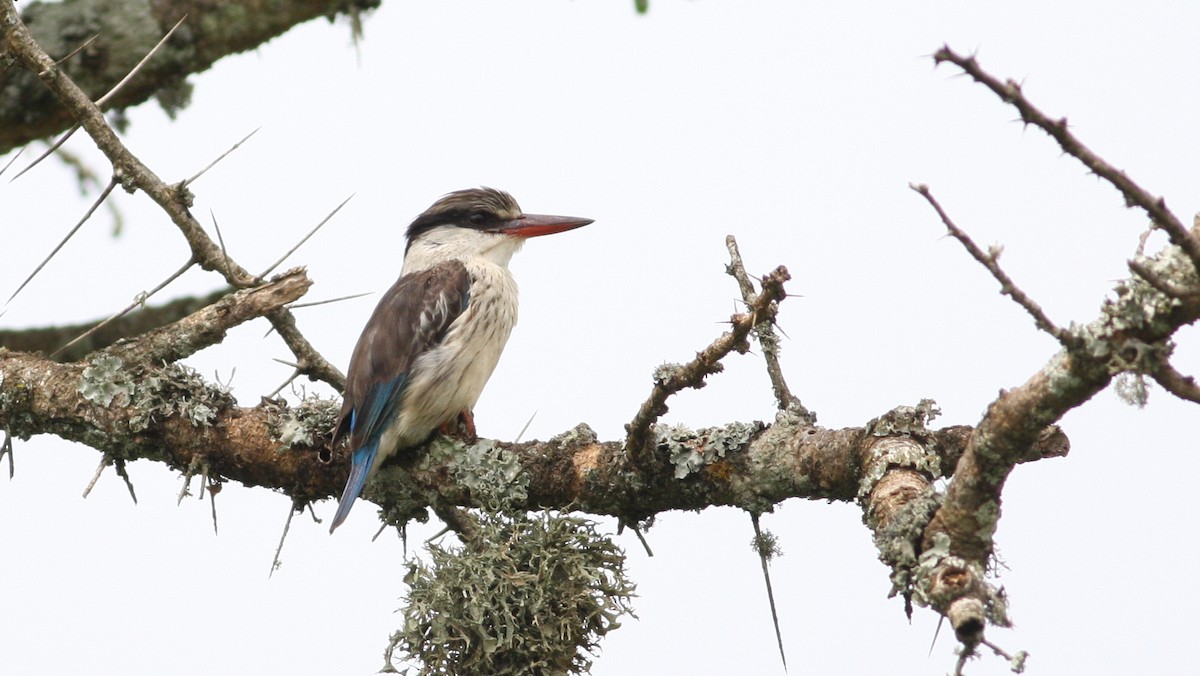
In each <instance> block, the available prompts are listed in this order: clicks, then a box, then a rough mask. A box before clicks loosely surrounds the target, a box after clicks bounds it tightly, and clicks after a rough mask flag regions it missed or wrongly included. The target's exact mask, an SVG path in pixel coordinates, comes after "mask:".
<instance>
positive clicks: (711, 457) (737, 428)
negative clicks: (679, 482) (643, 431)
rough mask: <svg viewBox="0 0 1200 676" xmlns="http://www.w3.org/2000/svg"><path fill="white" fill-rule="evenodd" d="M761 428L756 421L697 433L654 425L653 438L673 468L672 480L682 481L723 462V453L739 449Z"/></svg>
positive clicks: (759, 423) (686, 429)
mask: <svg viewBox="0 0 1200 676" xmlns="http://www.w3.org/2000/svg"><path fill="white" fill-rule="evenodd" d="M763 428H764V425H763V424H762V423H761V422H759V421H757V420H755V421H754V422H751V423H742V422H734V423H730V424H728V425H725V426H724V427H705V428H702V429H699V430H692V429H690V428H688V427H685V426H684V425H670V426H666V427H664V426H660V425H656V426H655V427H654V434H655V437H656V442H657V444H658V446H659V448H662V449H665V450H666V451H667V452H668V453H669V454H670V459H671V463H672V464H674V465H675V478H676V479H683V478H685V477H687V476H688V475H690V474H692V473H694V472H697V471H699V470H700V469H701V468H702V467H704V466H705V465H708V464H710V463H713V462H716V461H718V460H722V459H724V458H725V454H726V453H727V452H729V451H735V450H738V449H740V448H743V447H744V446H745V445H746V444H748V443H750V439H751V438H753V436H754V435H755V434H757V433H759V432H761V431H762V430H763Z"/></svg>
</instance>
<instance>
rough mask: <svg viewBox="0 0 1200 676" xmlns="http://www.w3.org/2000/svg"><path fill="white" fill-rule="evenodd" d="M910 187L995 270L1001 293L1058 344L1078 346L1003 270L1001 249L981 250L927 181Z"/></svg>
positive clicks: (982, 262)
mask: <svg viewBox="0 0 1200 676" xmlns="http://www.w3.org/2000/svg"><path fill="white" fill-rule="evenodd" d="M908 187H910V188H912V189H913V190H914V191H915V192H916V193H917V194H919V195H920V196H921V197H924V198H925V201H927V202H929V205H930V206H931V207H933V210H934V211H936V212H937V215H938V217H939V218H941V219H942V224H943V225H945V226H946V229H947V230H949V231H950V235H951V236H953V237H954V239H957V240H958V241H959V242H960V243H961V244H962V245H963V248H965V249H966V250H967V252H968V253H970V254H971V258H974V259H975V260H976V261H977V262H978V263H979V264H980V265H982V266H983V267H985V268H987V271H988V272H990V273H992V277H995V278H996V281H997V282H1000V293H1002V294H1004V295H1006V296H1008V297H1010V298H1012V299H1013V300H1014V301H1016V303H1017V305H1020V306H1021V307H1023V308H1025V311H1026V312H1028V313H1029V315H1030V316H1031V317H1033V321H1034V322H1035V323H1036V324H1037V327H1038V328H1039V329H1041V330H1043V331H1045V332H1046V333H1049V334H1050V335H1052V336H1054V338H1055V340H1057V341H1058V342H1059V343H1061V344H1062V345H1064V346H1066V347H1068V348H1074V347H1078V346H1079V339H1078V338H1077V337H1076V336H1073V335H1071V334H1070V333H1068V332H1066V331H1063V330H1062V329H1060V328H1058V326H1056V325H1055V324H1054V322H1052V321H1050V318H1049V317H1047V316H1046V313H1045V312H1043V311H1042V308H1041V306H1040V305H1038V304H1037V303H1036V302H1034V300H1033V299H1032V298H1030V297H1029V295H1028V294H1026V293H1025V292H1024V291H1022V290H1021V288H1020V287H1018V286H1017V285H1016V284H1014V283H1013V281H1012V279H1011V278H1010V277H1009V276H1008V274H1007V273H1006V272H1004V269H1003V268H1001V267H1000V261H999V259H1000V252H999V251H998V250H996V249H993V250H990V251H987V252H985V251H984V250H983V249H980V248H979V245H978V244H976V243H975V241H974V240H972V239H971V236H970V235H968V234H967V233H966V232H964V231H963V230H962V228H959V227H958V226H957V225H955V224H954V221H952V220H951V219H950V216H949V214H947V213H946V211H945V210H944V209H942V205H941V204H939V203H938V201H937V199H935V198H934V196H933V193H932V192H930V190H929V186H927V185H925V184H919V185H914V184H911V183H910V184H909V186H908Z"/></svg>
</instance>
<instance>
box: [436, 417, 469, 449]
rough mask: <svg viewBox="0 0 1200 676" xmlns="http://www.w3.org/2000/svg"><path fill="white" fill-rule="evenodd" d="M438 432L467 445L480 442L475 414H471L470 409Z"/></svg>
mask: <svg viewBox="0 0 1200 676" xmlns="http://www.w3.org/2000/svg"><path fill="white" fill-rule="evenodd" d="M438 430H439V431H440V432H441V433H442V434H444V435H445V436H448V437H453V438H455V439H458V440H459V441H462V442H463V443H465V444H473V443H475V442H476V441H479V435H478V434H476V433H475V414H473V413H471V410H470V409H466V410H464V411H463V412H462V413H459V414H458V417H457V418H455V419H454V420H451V421H450V422H447V423H444V424H443V425H442V426H441V427H440V428H438Z"/></svg>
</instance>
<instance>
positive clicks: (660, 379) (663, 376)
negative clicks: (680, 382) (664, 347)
mask: <svg viewBox="0 0 1200 676" xmlns="http://www.w3.org/2000/svg"><path fill="white" fill-rule="evenodd" d="M682 370H683V366H681V365H679V364H674V363H671V362H667V363H664V364H659V365H658V366H657V367H655V369H654V373H653V374H652V375H651V378H653V379H654V383H655V384H656V385H666V384H667V382H669V381H670V380H672V379H673V378H675V377H677V376H678V375H679V372H680V371H682Z"/></svg>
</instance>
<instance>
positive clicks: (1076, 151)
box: [933, 46, 1200, 266]
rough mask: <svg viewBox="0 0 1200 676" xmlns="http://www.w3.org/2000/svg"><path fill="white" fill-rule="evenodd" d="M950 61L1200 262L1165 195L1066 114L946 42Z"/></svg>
mask: <svg viewBox="0 0 1200 676" xmlns="http://www.w3.org/2000/svg"><path fill="white" fill-rule="evenodd" d="M947 61H948V62H950V63H953V64H954V65H956V66H958V67H959V68H961V69H962V71H963V72H964V73H966V74H967V75H970V76H971V78H972V79H973V80H975V81H976V82H978V83H980V84H982V85H983V86H985V87H987V88H988V89H990V90H992V92H994V93H995V94H996V96H999V97H1000V100H1002V101H1004V102H1005V103H1008V104H1010V105H1012V106H1013V107H1014V108H1016V109H1017V112H1018V113H1020V115H1021V120H1022V121H1023V122H1025V124H1032V125H1034V126H1035V127H1037V128H1038V129H1041V130H1042V131H1044V132H1046V133H1047V134H1049V135H1050V137H1051V138H1053V139H1054V140H1055V141H1056V142H1057V143H1058V146H1059V147H1060V148H1062V150H1063V152H1065V153H1067V154H1068V155H1070V156H1071V157H1074V158H1075V159H1077V160H1079V162H1080V163H1081V164H1083V166H1085V167H1087V168H1088V170H1090V171H1091V172H1092V173H1094V174H1096V175H1097V176H1099V177H1100V178H1102V179H1104V180H1105V181H1108V183H1110V184H1111V185H1112V186H1113V187H1114V188H1116V189H1117V191H1118V192H1120V193H1121V195H1122V196H1123V197H1124V198H1125V205H1126V206H1128V207H1138V208H1140V209H1142V210H1143V211H1145V212H1146V213H1147V214H1148V215H1149V216H1150V219H1151V221H1153V222H1154V224H1155V225H1156V226H1157V227H1159V228H1162V229H1163V230H1165V231H1166V233H1167V236H1168V237H1170V239H1171V243H1172V244H1174V245H1175V246H1178V247H1179V248H1181V249H1183V251H1184V252H1185V253H1186V254H1187V257H1188V258H1190V259H1191V261H1192V263H1193V264H1194V265H1197V266H1200V237H1196V236H1195V235H1193V234H1192V233H1190V232H1188V229H1187V228H1186V227H1185V226H1184V225H1183V222H1182V221H1180V220H1179V218H1178V217H1176V216H1175V214H1174V213H1172V212H1171V210H1170V209H1168V208H1167V203H1166V201H1165V200H1164V199H1163V198H1161V197H1155V196H1154V195H1151V194H1150V193H1149V192H1147V191H1146V190H1144V189H1143V188H1142V187H1141V186H1139V185H1138V184H1137V183H1134V181H1133V179H1131V178H1129V177H1128V176H1126V175H1125V172H1123V171H1121V170H1120V169H1117V168H1116V167H1114V166H1112V165H1111V164H1109V163H1108V162H1106V161H1104V159H1103V158H1101V157H1100V156H1098V155H1096V154H1095V153H1093V152H1092V151H1091V150H1090V149H1089V148H1088V147H1087V146H1086V145H1084V144H1083V142H1082V141H1080V140H1079V139H1078V138H1076V137H1075V135H1074V134H1072V133H1071V132H1070V130H1069V129H1067V118H1065V117H1064V118H1060V119H1057V120H1052V119H1050V117H1049V116H1047V115H1046V114H1045V113H1043V112H1042V111H1041V110H1039V109H1038V108H1037V107H1036V106H1034V105H1033V104H1032V103H1030V102H1029V100H1028V99H1026V98H1025V95H1024V94H1023V93H1022V92H1021V86H1020V85H1019V84H1018V83H1017V82H1016V81H1014V80H1006V81H1004V82H1001V81H1000V80H999V79H998V78H996V77H993V76H992V75H989V74H988V73H986V72H985V71H984V70H983V69H982V68H980V67H979V63H978V62H977V61H976V60H975V57H973V56H962V55H960V54H958V53H956V52H955V51H954V50H952V49H950V47H948V46H943V47H942V48H941V49H939V50H937V52H936V53H934V55H933V62H934V63H935V64H941V63H943V62H947Z"/></svg>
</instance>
